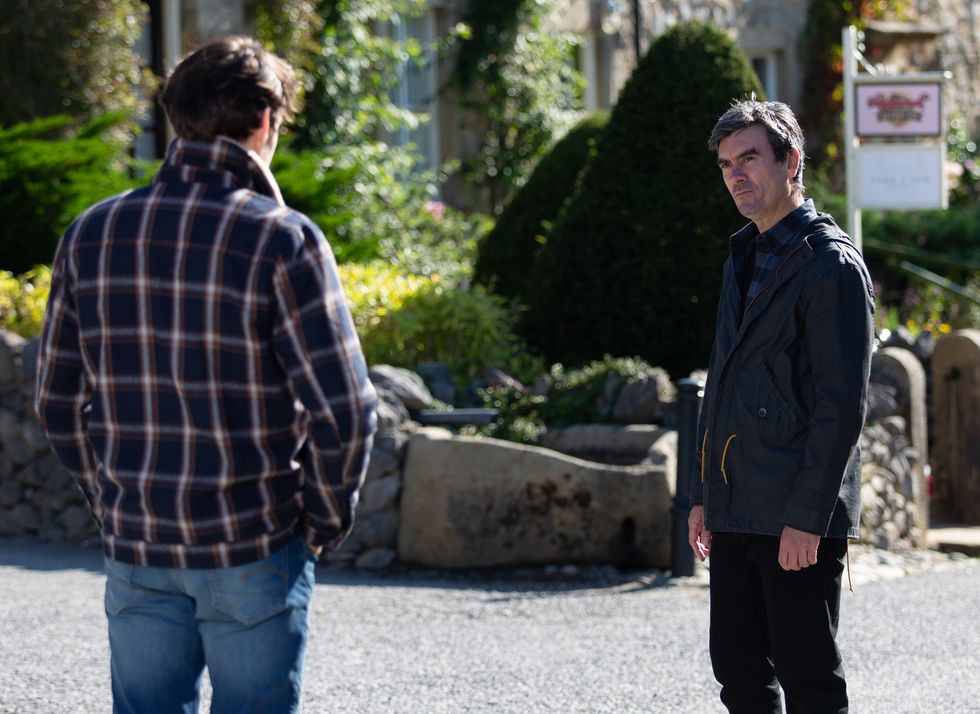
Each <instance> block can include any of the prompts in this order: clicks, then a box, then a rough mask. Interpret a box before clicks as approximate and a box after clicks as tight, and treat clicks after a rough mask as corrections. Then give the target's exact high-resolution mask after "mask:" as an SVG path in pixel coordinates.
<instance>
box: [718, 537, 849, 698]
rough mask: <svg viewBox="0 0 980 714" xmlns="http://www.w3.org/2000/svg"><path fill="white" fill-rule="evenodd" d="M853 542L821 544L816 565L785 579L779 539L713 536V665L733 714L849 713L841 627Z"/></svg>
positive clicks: (787, 574)
mask: <svg viewBox="0 0 980 714" xmlns="http://www.w3.org/2000/svg"><path fill="white" fill-rule="evenodd" d="M846 548H847V542H846V541H845V540H844V539H842V538H823V539H821V541H820V546H819V548H818V549H817V562H816V564H815V565H811V566H810V567H809V568H804V569H803V570H798V571H786V570H783V569H782V568H781V567H780V566H779V562H778V555H779V537H777V536H763V535H751V534H743V533H718V532H715V533H713V534H712V542H711V560H710V563H711V665H712V668H713V670H714V674H715V678H716V679H717V680H718V681H719V682H720V683H721V701H722V703H723V704H724V705H725V706H726V707H727V708H728V711H729V712H731V713H732V714H769V713H770V712H771V713H773V714H779V713H780V712H782V706H781V704H780V700H779V686H780V685H781V686H782V688H783V692H784V694H785V696H786V709H787V711H788V712H789V714H802V713H803V712H806V713H807V714H816V713H817V712H819V713H820V714H823V713H824V712H834V713H835V714H842V713H846V712H847V686H846V684H845V682H844V668H843V666H842V664H841V656H840V651H839V650H838V649H837V643H836V642H835V639H836V637H837V622H838V618H839V615H840V592H841V574H842V573H843V570H844V556H845V552H846Z"/></svg>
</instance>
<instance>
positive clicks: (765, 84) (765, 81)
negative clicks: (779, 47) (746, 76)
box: [749, 52, 779, 101]
mask: <svg viewBox="0 0 980 714" xmlns="http://www.w3.org/2000/svg"><path fill="white" fill-rule="evenodd" d="M749 60H750V61H751V62H752V69H754V70H755V73H756V75H757V76H758V77H759V83H760V84H761V85H762V89H763V91H764V92H765V93H766V99H768V100H770V101H775V100H778V99H779V71H778V69H779V66H778V57H777V55H776V53H775V52H768V53H766V54H753V53H749Z"/></svg>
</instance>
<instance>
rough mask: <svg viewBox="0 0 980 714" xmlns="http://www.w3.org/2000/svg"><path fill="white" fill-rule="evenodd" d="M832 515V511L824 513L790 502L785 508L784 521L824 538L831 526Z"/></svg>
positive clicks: (799, 529) (797, 528)
mask: <svg viewBox="0 0 980 714" xmlns="http://www.w3.org/2000/svg"><path fill="white" fill-rule="evenodd" d="M832 515H833V514H831V513H824V512H822V511H816V510H814V509H812V508H806V507H805V506H797V505H793V504H791V503H790V504H787V505H786V507H785V508H783V517H782V522H783V524H784V525H787V526H789V527H790V528H795V529H796V530H798V531H804V532H806V533H812V534H813V535H818V536H820V537H821V538H823V537H825V536H826V535H827V529H828V528H830V518H831V516H832Z"/></svg>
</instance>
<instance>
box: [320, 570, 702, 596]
mask: <svg viewBox="0 0 980 714" xmlns="http://www.w3.org/2000/svg"><path fill="white" fill-rule="evenodd" d="M316 582H317V585H326V586H330V585H336V586H344V587H349V586H365V587H398V588H431V589H437V590H447V589H449V590H483V591H486V592H499V593H521V594H534V593H555V592H571V591H585V590H610V589H616V590H617V591H619V592H623V591H627V592H629V591H637V590H649V589H653V588H663V589H670V588H672V587H674V586H676V585H678V584H682V583H683V584H685V585H687V584H690V583H691V581H689V580H688V579H686V578H685V579H683V580H682V581H676V580H672V579H671V578H669V577H668V576H667V574H666V573H664V572H662V571H658V570H619V569H617V568H615V567H612V566H575V567H574V570H573V569H572V568H569V567H568V566H565V567H556V566H548V567H537V568H530V567H526V568H479V569H477V568H474V569H467V570H428V569H421V568H409V567H404V566H395V567H393V568H390V569H389V570H385V571H374V572H370V571H362V570H354V569H352V568H346V567H338V566H319V567H318V568H317V573H316Z"/></svg>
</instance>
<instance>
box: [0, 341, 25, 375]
mask: <svg viewBox="0 0 980 714" xmlns="http://www.w3.org/2000/svg"><path fill="white" fill-rule="evenodd" d="M24 343H25V340H24V338H23V337H21V336H20V335H18V334H16V333H14V332H9V331H7V330H0V385H4V386H6V385H15V386H17V387H19V386H20V381H21V380H20V376H21V373H22V367H21V353H22V351H23V349H24Z"/></svg>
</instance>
